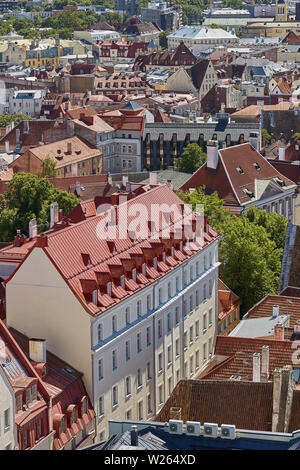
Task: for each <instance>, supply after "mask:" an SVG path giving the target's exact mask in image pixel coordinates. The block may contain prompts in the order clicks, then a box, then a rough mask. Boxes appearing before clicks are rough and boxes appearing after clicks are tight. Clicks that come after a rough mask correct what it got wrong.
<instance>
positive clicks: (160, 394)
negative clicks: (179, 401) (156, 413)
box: [158, 385, 164, 405]
mask: <svg viewBox="0 0 300 470" xmlns="http://www.w3.org/2000/svg"><path fill="white" fill-rule="evenodd" d="M163 401H164V399H163V386H162V385H160V386H159V387H158V402H159V404H160V405H161V404H162V403H163Z"/></svg>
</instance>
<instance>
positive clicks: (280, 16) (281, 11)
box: [275, 0, 287, 22]
mask: <svg viewBox="0 0 300 470" xmlns="http://www.w3.org/2000/svg"><path fill="white" fill-rule="evenodd" d="M275 15H276V16H275V20H276V21H277V22H280V21H287V2H286V1H285V0H277V2H276V13H275Z"/></svg>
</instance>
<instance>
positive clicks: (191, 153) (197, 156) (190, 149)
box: [175, 143, 206, 173]
mask: <svg viewBox="0 0 300 470" xmlns="http://www.w3.org/2000/svg"><path fill="white" fill-rule="evenodd" d="M205 162H206V153H205V152H203V150H202V148H201V147H200V146H199V145H198V144H195V143H193V144H188V145H187V146H186V147H185V149H184V150H183V152H182V157H179V158H177V159H176V160H175V167H176V169H177V170H178V171H182V172H184V173H194V172H195V171H196V170H198V168H200V166H201V165H203V163H205Z"/></svg>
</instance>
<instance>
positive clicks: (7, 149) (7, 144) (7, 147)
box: [5, 140, 9, 153]
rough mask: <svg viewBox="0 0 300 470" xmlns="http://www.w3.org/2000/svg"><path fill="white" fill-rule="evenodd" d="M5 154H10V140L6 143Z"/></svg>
mask: <svg viewBox="0 0 300 470" xmlns="http://www.w3.org/2000/svg"><path fill="white" fill-rule="evenodd" d="M5 152H6V153H9V141H8V140H6V141H5Z"/></svg>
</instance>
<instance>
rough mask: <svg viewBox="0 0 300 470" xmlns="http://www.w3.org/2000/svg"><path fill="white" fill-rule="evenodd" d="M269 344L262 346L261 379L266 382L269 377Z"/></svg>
mask: <svg viewBox="0 0 300 470" xmlns="http://www.w3.org/2000/svg"><path fill="white" fill-rule="evenodd" d="M269 357H270V350H269V346H263V347H262V363H261V379H262V381H263V382H266V381H267V380H268V378H269Z"/></svg>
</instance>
